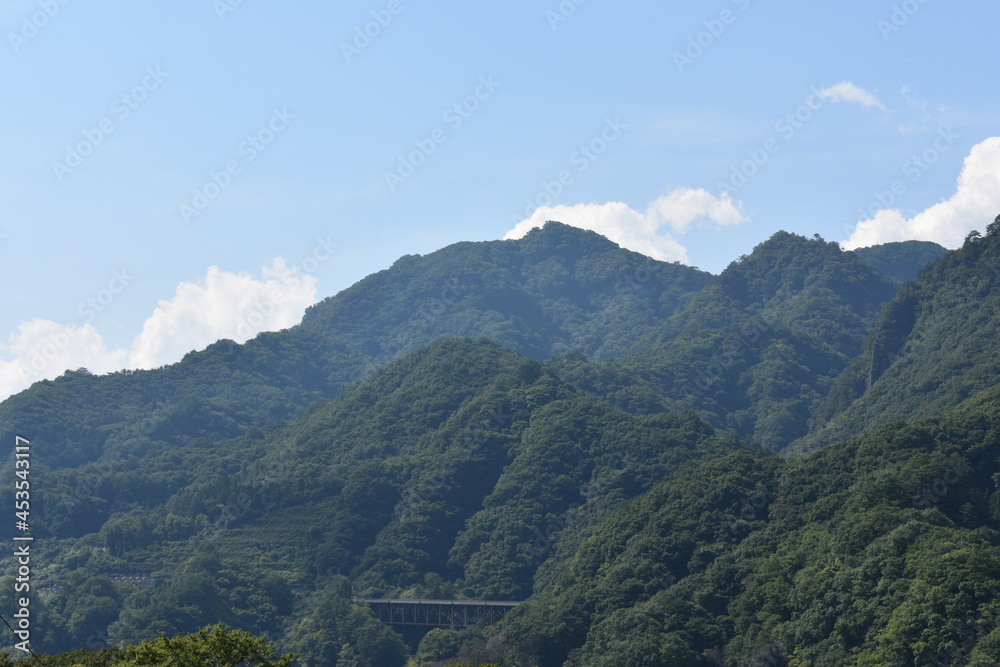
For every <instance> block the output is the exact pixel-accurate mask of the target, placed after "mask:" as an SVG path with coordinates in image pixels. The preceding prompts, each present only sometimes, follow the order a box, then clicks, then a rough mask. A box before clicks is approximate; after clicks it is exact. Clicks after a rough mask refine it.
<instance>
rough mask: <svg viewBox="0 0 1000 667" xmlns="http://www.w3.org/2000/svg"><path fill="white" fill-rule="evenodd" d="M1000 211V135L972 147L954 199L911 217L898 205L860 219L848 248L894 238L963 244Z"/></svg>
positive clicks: (991, 220) (846, 242) (848, 242)
mask: <svg viewBox="0 0 1000 667" xmlns="http://www.w3.org/2000/svg"><path fill="white" fill-rule="evenodd" d="M997 213H1000V137H990V138H989V139H987V140H986V141H984V142H982V143H980V144H977V145H975V146H973V147H972V150H971V151H970V153H969V156H968V157H967V158H965V164H964V165H963V166H962V173H961V174H960V175H959V177H958V187H957V189H956V191H955V194H954V195H952V196H951V198H950V199H947V200H945V201H942V202H940V203H937V204H935V205H934V206H931V207H930V208H929V209H927V210H926V211H923V212H921V213H918V214H917V215H915V216H913V217H912V218H909V219H907V218H906V217H905V216H904V215H903V213H902V212H901V211H899V210H896V209H884V210H881V211H879V212H878V213H876V214H875V217H873V218H871V219H869V220H864V221H862V222H859V223H858V224H857V226H856V227H855V228H854V233H853V234H851V238H849V239H848V240H847V241H844V242H843V243H841V245H842V246H843V247H844V249H845V250H853V249H854V248H864V247H866V246H870V245H876V244H879V243H888V242H890V241H906V240H910V239H917V240H921V241H934V242H935V243H940V244H941V245H943V246H945V247H947V248H957V247H959V246H960V245H962V242H963V241H964V240H965V236H966V235H967V234H968V233H969V232H970V231H972V230H973V229H979V230H980V231H982V230H983V228H984V227H985V226H986V225H987V224H989V223H991V222H993V219H994V218H995V217H996V215H997Z"/></svg>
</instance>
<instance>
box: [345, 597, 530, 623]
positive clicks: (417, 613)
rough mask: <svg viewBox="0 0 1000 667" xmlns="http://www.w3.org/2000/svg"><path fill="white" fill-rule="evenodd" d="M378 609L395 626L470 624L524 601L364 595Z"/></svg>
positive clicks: (490, 619) (500, 615) (487, 619)
mask: <svg viewBox="0 0 1000 667" xmlns="http://www.w3.org/2000/svg"><path fill="white" fill-rule="evenodd" d="M354 601H355V602H358V603H363V604H367V605H368V606H369V607H371V609H372V611H374V612H375V618H377V619H378V620H380V621H382V622H383V623H385V624H386V625H392V626H423V627H431V628H468V627H470V626H473V625H475V624H477V623H479V622H481V621H485V622H486V623H489V624H492V623H496V622H497V621H499V620H500V619H501V618H503V617H504V614H506V613H507V612H508V611H510V610H511V609H513V608H514V607H516V606H517V605H519V604H521V603H520V602H499V601H484V600H391V599H360V598H356V599H355V600H354Z"/></svg>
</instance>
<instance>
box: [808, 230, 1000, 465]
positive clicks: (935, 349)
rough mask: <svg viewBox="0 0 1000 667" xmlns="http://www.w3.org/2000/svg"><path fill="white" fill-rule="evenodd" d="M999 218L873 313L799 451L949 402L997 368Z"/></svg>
mask: <svg viewBox="0 0 1000 667" xmlns="http://www.w3.org/2000/svg"><path fill="white" fill-rule="evenodd" d="M997 232H1000V219H998V220H997V221H994V222H993V223H992V224H990V225H989V227H988V228H987V234H986V236H981V235H979V234H978V233H974V234H970V235H969V238H968V239H966V242H965V245H964V246H963V247H962V248H960V249H958V250H956V251H953V252H951V253H949V254H948V255H946V256H945V257H943V258H941V259H940V260H938V261H936V262H934V263H933V264H932V265H931V266H929V267H928V268H927V269H926V270H925V271H923V272H922V273H921V274H920V277H919V278H918V279H917V280H916V281H914V282H911V283H907V284H906V285H904V286H903V287H902V289H901V290H900V292H899V294H898V295H896V297H895V298H894V299H893V300H892V301H891V302H890V303H888V304H886V307H885V309H884V310H883V312H882V313H881V314H880V316H879V320H878V322H877V325H876V327H875V328H874V330H873V331H872V332H871V334H870V335H869V336H868V340H867V342H866V345H865V349H864V352H863V354H861V355H859V357H858V358H857V359H855V360H854V361H853V362H852V364H851V365H850V367H849V368H848V369H846V370H845V371H844V373H843V374H842V376H841V377H839V378H838V379H837V382H836V384H835V386H834V387H833V389H832V390H831V392H830V395H829V396H828V397H827V398H826V399H825V400H824V404H823V405H822V406H820V407H819V408H818V410H817V421H816V423H815V425H814V432H813V433H811V434H809V435H808V436H807V437H804V438H802V440H801V441H800V442H797V443H795V450H797V451H805V450H808V449H812V448H815V447H818V446H821V445H823V444H826V443H830V442H834V441H836V440H839V439H844V438H847V437H850V436H852V435H855V434H858V433H861V432H863V431H865V430H867V429H870V428H873V427H877V426H880V425H882V424H886V423H888V422H890V421H893V420H911V419H915V418H919V417H922V416H927V415H930V414H934V413H936V412H938V411H940V410H942V409H945V408H948V407H951V406H954V405H957V404H958V403H960V402H962V401H963V400H965V399H967V398H969V397H971V396H973V395H974V394H975V393H976V392H978V391H981V390H983V389H986V388H988V387H991V386H993V385H994V384H995V383H996V378H997V373H998V371H1000V361H998V359H1000V357H998V353H1000V347H998V343H997V340H996V331H997V329H998V326H1000V311H998V307H1000V284H998V280H997V277H998V276H1000V234H998V233H997Z"/></svg>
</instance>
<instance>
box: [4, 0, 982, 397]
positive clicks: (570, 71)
mask: <svg viewBox="0 0 1000 667" xmlns="http://www.w3.org/2000/svg"><path fill="white" fill-rule="evenodd" d="M998 15H1000V7H998V6H997V5H996V3H993V2H966V3H947V4H946V3H944V2H942V1H941V0H924V1H923V2H921V1H920V0H907V1H906V2H892V1H884V2H883V1H880V0H874V1H873V0H866V1H865V2H861V1H860V0H858V1H853V0H848V1H846V2H839V3H816V4H804V3H792V2H787V1H785V2H773V1H772V2H763V1H762V0H739V1H734V0H715V1H713V2H705V3H678V2H668V3H646V2H633V1H630V0H625V1H621V2H617V3H608V2H600V1H599V0H563V2H561V3H560V2H559V1H558V0H551V1H546V0H530V1H528V0H524V1H521V0H509V1H508V2H504V3H469V2H465V3H459V2H437V3H430V2H421V1H414V0H370V1H369V0H366V1H364V2H355V3H350V4H347V3H329V4H328V3H319V2H294V3H292V2H289V3H266V2H263V1H262V0H242V2H239V1H238V0H215V1H213V0H183V1H180V2H176V3H135V4H124V3H110V2H102V1H99V0H93V1H91V2H82V1H81V0H61V1H60V0H41V1H39V0H25V1H21V0H0V33H2V35H3V38H4V39H3V45H2V46H0V89H2V90H3V91H4V95H3V97H2V101H0V113H2V117H0V118H2V122H3V125H2V130H0V193H2V197H3V202H4V206H3V213H2V216H0V234H2V235H3V236H2V238H0V262H2V263H3V266H4V268H5V271H4V276H5V280H6V289H4V290H3V293H2V294H3V296H2V298H3V309H2V312H3V316H2V319H0V395H7V394H9V393H11V392H13V391H17V390H19V389H21V388H23V387H25V386H27V384H28V383H30V381H32V380H35V379H39V378H41V377H54V376H56V375H59V374H61V373H62V371H63V370H65V369H66V368H77V367H80V366H86V367H88V368H90V369H91V370H93V371H95V372H106V371H110V370H114V369H116V368H122V367H129V368H135V367H155V366H158V365H163V364H166V363H171V362H173V361H176V360H178V359H179V358H180V356H182V355H183V353H184V351H185V350H188V349H194V348H202V347H204V346H205V345H207V344H208V343H209V342H211V341H213V340H215V339H217V338H220V337H228V338H234V339H237V340H245V339H246V338H250V337H252V336H253V335H255V333H257V332H259V331H261V330H265V329H276V328H282V327H285V326H289V325H290V324H293V323H294V322H296V321H298V319H299V317H301V313H302V310H303V309H304V308H305V307H306V306H307V305H309V304H310V303H313V302H315V301H316V300H318V299H321V298H323V297H326V296H329V295H331V294H334V293H336V292H337V291H339V290H341V289H343V288H345V287H347V286H349V285H350V284H352V283H354V282H356V281H357V280H359V279H361V278H363V277H364V276H366V275H368V274H370V273H373V272H375V271H378V270H380V269H382V268H385V267H387V266H389V265H390V264H391V263H392V262H393V261H394V260H395V259H396V258H397V257H399V256H401V255H404V254H413V253H421V254H423V253H427V252H431V251H433V250H435V249H437V248H440V247H443V246H445V245H447V244H450V243H453V242H457V241H463V240H488V239H499V238H504V237H505V236H506V237H515V236H517V235H518V234H521V233H523V232H524V231H525V230H526V229H527V228H528V227H530V226H531V225H532V224H535V223H537V222H540V221H542V220H545V219H551V218H556V219H561V220H563V221H564V222H566V223H569V224H577V225H579V226H583V227H588V228H592V229H596V230H598V231H601V232H602V233H605V234H606V235H608V236H609V237H611V238H613V240H616V241H617V242H619V243H621V244H622V245H626V246H628V247H631V248H633V249H636V250H639V251H641V252H645V253H647V254H652V255H654V256H657V257H660V258H663V259H679V260H682V261H685V262H687V263H689V264H692V265H695V266H699V267H701V268H704V269H707V270H710V271H712V272H716V273H717V272H718V271H720V270H722V269H723V268H724V267H725V266H726V265H727V264H728V262H729V261H731V260H733V259H735V258H736V257H738V256H739V255H740V254H743V253H746V252H749V251H750V250H751V249H752V248H753V246H754V245H756V244H757V243H759V242H761V241H763V240H764V239H766V238H767V237H769V236H770V235H771V234H773V233H774V232H775V231H777V230H779V229H785V230H789V231H794V232H798V233H801V234H806V235H812V234H814V233H819V234H821V235H822V236H823V237H825V238H826V239H828V240H836V241H844V242H847V244H846V245H847V246H848V247H854V246H859V245H870V244H872V243H878V242H884V241H889V240H899V239H904V238H925V239H929V240H934V241H938V242H940V243H943V244H945V245H948V246H950V247H954V246H956V245H958V244H960V243H961V239H962V238H963V237H964V235H965V234H966V233H967V232H968V231H969V230H970V229H972V228H979V229H982V228H984V227H985V225H986V224H987V223H988V222H990V221H992V219H993V217H994V216H995V215H996V214H997V213H1000V186H998V185H1000V138H998V135H1000V104H998V102H1000V100H998V97H1000V95H998V93H997V90H998V86H997V78H998V73H1000V72H998V70H1000V64H998V59H997V57H996V53H995V36H994V32H995V26H996V25H997V23H998V21H997V19H998ZM859 223H860V224H859Z"/></svg>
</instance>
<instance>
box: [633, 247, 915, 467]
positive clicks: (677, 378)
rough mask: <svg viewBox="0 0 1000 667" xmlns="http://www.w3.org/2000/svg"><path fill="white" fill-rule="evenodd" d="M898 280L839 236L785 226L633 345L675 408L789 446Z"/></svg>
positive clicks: (637, 365) (639, 368)
mask: <svg viewBox="0 0 1000 667" xmlns="http://www.w3.org/2000/svg"><path fill="white" fill-rule="evenodd" d="M898 287H899V286H898V284H897V283H896V282H895V281H893V280H891V279H889V278H888V277H886V276H885V275H884V274H882V273H880V272H879V271H878V270H877V269H875V268H873V267H871V266H870V265H869V264H867V263H866V262H864V261H862V260H861V259H860V258H859V257H858V256H857V255H856V254H854V253H845V252H842V251H841V250H840V247H839V246H838V245H837V244H836V243H827V242H825V241H823V240H822V239H819V238H814V239H807V238H804V237H801V236H797V235H794V234H788V233H786V232H780V233H778V234H775V235H774V236H772V237H771V238H770V239H769V240H768V241H766V242H765V243H762V244H760V245H758V246H757V247H756V248H754V250H753V253H751V254H750V255H749V256H746V257H743V258H740V260H738V261H736V262H733V263H732V264H730V265H729V267H727V268H726V270H725V271H723V272H722V274H720V275H719V276H717V277H716V278H714V279H713V280H712V281H711V283H710V284H709V285H708V286H707V287H706V288H705V289H703V290H701V291H700V292H699V293H698V294H697V295H696V296H695V297H694V298H693V299H692V300H691V301H690V302H689V303H688V304H687V305H686V306H685V307H683V308H682V309H680V310H679V311H678V312H677V313H675V314H674V315H673V316H671V317H669V318H667V319H666V320H665V321H664V322H663V323H662V324H660V325H659V326H657V327H656V328H655V329H654V330H653V331H652V332H650V333H649V334H647V336H646V337H645V338H644V339H643V340H642V341H640V342H639V343H637V344H636V345H634V346H633V348H632V349H630V350H629V351H628V352H627V353H626V354H625V355H624V357H623V361H622V363H623V365H625V366H627V367H629V368H631V369H634V370H636V372H637V373H638V374H640V375H641V376H642V377H644V378H646V379H648V380H650V381H651V382H652V383H653V384H655V385H658V386H659V387H661V388H662V390H663V392H664V394H665V395H666V396H668V397H669V398H671V399H673V400H674V404H673V405H674V407H676V408H683V407H690V408H693V409H696V410H699V411H700V412H702V413H703V414H704V416H705V417H706V418H707V419H709V420H710V421H711V422H712V423H714V424H716V425H718V426H720V427H725V428H732V429H735V430H736V432H737V433H739V434H740V435H743V436H749V435H753V436H754V437H755V438H756V439H757V440H758V441H759V442H761V443H762V444H764V445H765V446H767V447H769V448H772V449H775V450H781V449H783V448H784V447H785V446H787V445H788V444H789V443H791V442H793V441H794V440H796V439H797V438H799V437H802V436H804V435H805V434H806V433H807V431H808V424H809V416H810V412H811V410H812V408H813V407H814V406H815V405H816V404H818V403H819V401H820V400H821V399H823V398H824V397H825V396H826V394H827V392H828V391H829V389H830V386H831V385H832V384H833V381H834V379H835V378H836V377H837V376H838V375H840V374H841V373H842V372H843V371H844V369H845V368H846V367H847V366H848V364H849V363H850V362H851V360H852V359H854V358H855V357H856V356H858V355H859V354H860V353H861V351H862V348H863V345H864V341H865V339H866V337H867V335H868V333H869V331H870V330H871V327H872V326H873V324H874V322H875V319H876V317H877V316H878V314H879V312H880V310H881V308H882V305H883V304H884V303H885V302H886V301H888V300H889V299H891V298H892V297H893V296H894V295H895V294H896V291H897V289H898Z"/></svg>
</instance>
